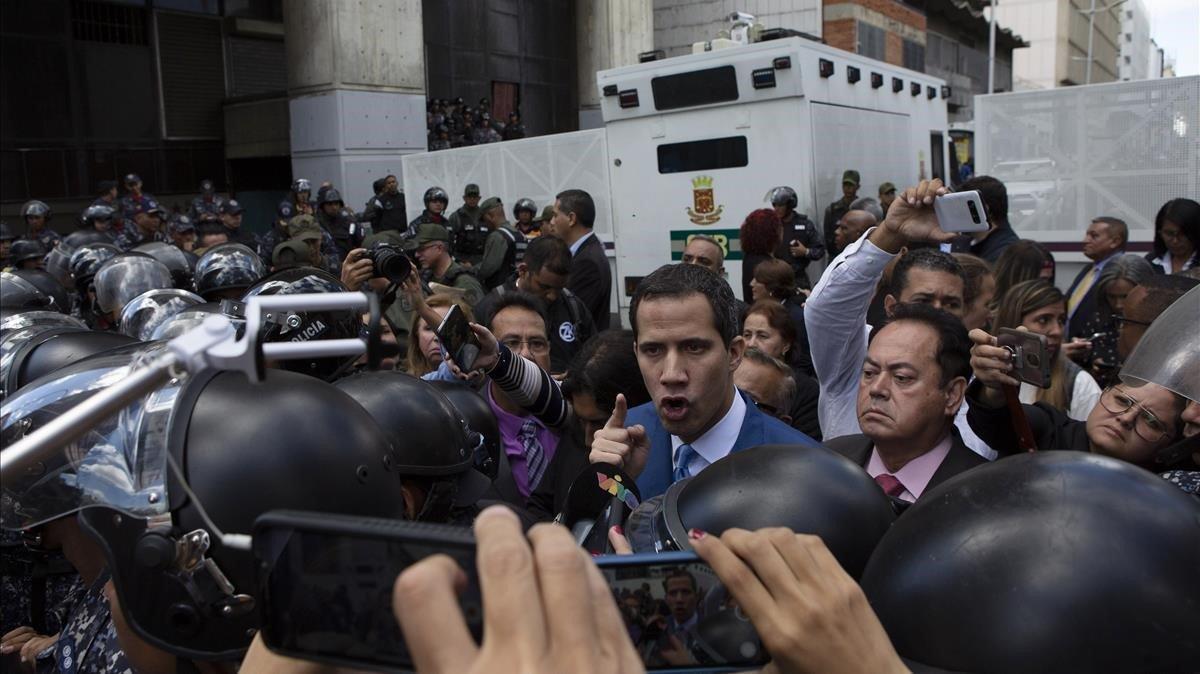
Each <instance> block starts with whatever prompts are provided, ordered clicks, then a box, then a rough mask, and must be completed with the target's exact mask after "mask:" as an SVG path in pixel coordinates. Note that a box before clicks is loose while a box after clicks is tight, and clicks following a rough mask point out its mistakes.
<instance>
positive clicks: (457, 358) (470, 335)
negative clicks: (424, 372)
mask: <svg viewBox="0 0 1200 674" xmlns="http://www.w3.org/2000/svg"><path fill="white" fill-rule="evenodd" d="M434 332H435V333H436V334H437V337H438V341H439V342H441V344H442V349H443V350H444V351H445V353H446V354H447V355H448V356H449V357H450V359H451V360H453V361H454V364H455V365H456V366H458V369H460V370H462V371H463V372H464V373H466V372H470V371H471V370H474V369H475V358H476V357H478V356H479V351H480V346H479V340H478V339H477V338H476V337H475V331H474V330H472V329H471V325H470V323H469V322H468V321H467V316H466V314H464V313H463V311H462V309H460V308H459V306H458V305H457V304H454V305H451V306H450V311H448V312H447V313H446V317H445V318H443V319H442V323H441V325H439V326H438V327H437V330H435V331H434Z"/></svg>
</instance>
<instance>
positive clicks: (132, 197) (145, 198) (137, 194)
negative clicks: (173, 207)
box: [117, 173, 158, 229]
mask: <svg viewBox="0 0 1200 674" xmlns="http://www.w3.org/2000/svg"><path fill="white" fill-rule="evenodd" d="M124 183H125V190H126V191H125V196H123V197H121V198H120V199H119V200H118V201H117V210H119V211H121V215H122V217H123V218H124V219H125V220H127V221H128V220H132V219H133V215H134V214H135V213H137V212H138V211H140V210H145V208H146V205H147V204H148V203H150V202H155V203H157V201H158V200H157V199H155V198H154V197H153V196H152V195H150V194H147V193H145V192H143V191H142V177H141V176H139V175H138V174H136V173H130V174H129V175H127V176H125V180H124ZM129 226H130V223H129V222H126V223H125V227H124V229H129Z"/></svg>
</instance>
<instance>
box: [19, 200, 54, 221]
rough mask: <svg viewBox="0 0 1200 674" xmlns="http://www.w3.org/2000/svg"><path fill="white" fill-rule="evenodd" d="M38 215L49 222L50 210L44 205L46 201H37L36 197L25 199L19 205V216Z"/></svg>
mask: <svg viewBox="0 0 1200 674" xmlns="http://www.w3.org/2000/svg"><path fill="white" fill-rule="evenodd" d="M38 215H40V216H42V217H43V218H45V219H46V222H50V215H51V212H50V207H49V206H47V205H46V202H44V201H38V200H37V199H32V200H30V201H26V202H25V204H24V205H22V206H21V217H22V218H28V217H30V216H38Z"/></svg>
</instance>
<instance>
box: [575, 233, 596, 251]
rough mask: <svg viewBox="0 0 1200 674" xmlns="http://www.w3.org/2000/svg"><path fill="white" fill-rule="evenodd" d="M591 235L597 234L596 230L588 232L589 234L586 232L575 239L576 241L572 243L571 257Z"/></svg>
mask: <svg viewBox="0 0 1200 674" xmlns="http://www.w3.org/2000/svg"><path fill="white" fill-rule="evenodd" d="M589 236H596V234H595V233H594V232H588V233H587V234H584V235H583V236H581V237H579V238H578V239H575V243H573V244H571V245H570V249H571V257H575V254H576V253H578V252H579V248H580V246H582V245H583V242H584V241H587V240H588V237H589Z"/></svg>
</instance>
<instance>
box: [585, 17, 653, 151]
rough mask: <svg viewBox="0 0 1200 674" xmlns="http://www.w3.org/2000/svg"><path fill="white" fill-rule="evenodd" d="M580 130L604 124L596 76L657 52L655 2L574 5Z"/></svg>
mask: <svg viewBox="0 0 1200 674" xmlns="http://www.w3.org/2000/svg"><path fill="white" fill-rule="evenodd" d="M575 44H576V47H575V48H576V54H575V55H576V61H577V63H578V69H577V71H576V81H577V83H578V87H579V128H580V129H594V128H598V127H600V126H602V125H603V120H602V119H601V116H600V91H599V90H598V89H597V88H596V73H597V72H599V71H601V70H607V69H609V68H616V67H619V66H627V65H632V64H634V63H637V62H638V54H640V53H642V52H647V51H650V50H652V49H654V3H653V2H650V1H649V0H578V2H577V3H576V5H575Z"/></svg>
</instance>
